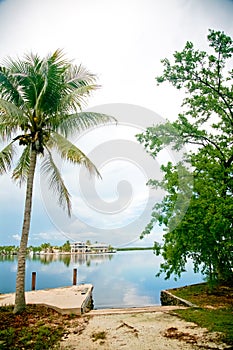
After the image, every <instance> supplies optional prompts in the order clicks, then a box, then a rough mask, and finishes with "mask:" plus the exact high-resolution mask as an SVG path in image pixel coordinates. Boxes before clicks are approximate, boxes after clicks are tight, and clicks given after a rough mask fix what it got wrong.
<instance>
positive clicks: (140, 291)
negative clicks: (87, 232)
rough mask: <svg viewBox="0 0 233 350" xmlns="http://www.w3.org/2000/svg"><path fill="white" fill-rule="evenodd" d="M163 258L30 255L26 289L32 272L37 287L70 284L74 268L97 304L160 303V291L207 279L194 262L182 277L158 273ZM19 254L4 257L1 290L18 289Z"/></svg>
mask: <svg viewBox="0 0 233 350" xmlns="http://www.w3.org/2000/svg"><path fill="white" fill-rule="evenodd" d="M160 261H161V260H160V258H159V257H156V256H155V255H154V254H153V251H151V250H146V251H142V250H141V251H124V252H117V253H114V254H102V255H74V256H70V255H63V256H61V255H57V256H56V255H46V256H42V257H39V256H37V257H33V258H28V259H27V265H26V290H30V289H31V274H32V272H33V271H35V272H36V273H37V278H36V289H45V288H55V287H63V286H70V285H72V282H73V269H74V268H77V270H78V278H77V283H78V284H79V283H91V284H92V285H93V286H94V290H93V299H94V308H97V309H98V308H109V307H114V308H115V307H139V306H149V305H158V304H160V291H161V290H163V289H168V288H174V287H178V286H183V285H187V284H192V283H199V282H202V281H203V276H202V275H201V274H194V272H193V271H192V266H191V263H190V264H189V265H188V268H187V272H186V273H184V274H183V276H182V278H181V279H179V280H178V281H174V279H170V280H164V276H160V277H155V275H156V273H157V272H158V269H159V264H160ZM16 270H17V258H16V257H11V258H3V257H0V293H10V292H14V291H15V280H16Z"/></svg>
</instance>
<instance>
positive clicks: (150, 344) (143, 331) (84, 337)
mask: <svg viewBox="0 0 233 350" xmlns="http://www.w3.org/2000/svg"><path fill="white" fill-rule="evenodd" d="M162 310H164V309H162ZM83 322H84V326H83V327H81V329H79V330H77V329H73V330H71V332H70V333H69V334H68V335H66V336H65V337H64V339H63V340H62V341H61V343H60V345H59V349H60V350H65V349H66V350H68V349H69V350H76V349H77V350H78V349H79V350H96V349H102V350H119V349H124V350H165V349H166V350H168V349H172V350H192V349H218V350H221V349H227V346H226V345H225V344H223V343H221V342H220V341H219V335H218V334H215V333H208V331H207V330H206V329H203V328H200V327H198V326H197V325H196V324H194V323H189V322H185V321H184V320H182V319H181V318H179V317H178V316H177V315H176V314H175V312H174V311H172V310H167V309H165V310H164V311H160V309H158V311H152V312H150V311H149V312H146V311H145V310H144V311H140V312H138V311H136V310H135V312H129V313H127V311H123V312H120V311H119V312H116V313H115V312H104V311H102V312H101V311H100V312H91V313H90V314H87V315H85V316H83Z"/></svg>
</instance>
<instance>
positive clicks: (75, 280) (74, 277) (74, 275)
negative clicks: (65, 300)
mask: <svg viewBox="0 0 233 350" xmlns="http://www.w3.org/2000/svg"><path fill="white" fill-rule="evenodd" d="M76 284H77V269H73V286H76Z"/></svg>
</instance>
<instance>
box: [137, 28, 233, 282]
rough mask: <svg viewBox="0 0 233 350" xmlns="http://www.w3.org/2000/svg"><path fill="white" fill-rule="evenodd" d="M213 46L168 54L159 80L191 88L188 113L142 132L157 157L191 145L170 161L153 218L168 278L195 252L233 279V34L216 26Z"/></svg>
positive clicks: (203, 263)
mask: <svg viewBox="0 0 233 350" xmlns="http://www.w3.org/2000/svg"><path fill="white" fill-rule="evenodd" d="M208 42H209V46H210V51H211V53H207V52H204V51H200V50H196V49H195V48H194V45H193V44H192V43H191V42H187V43H186V45H185V47H184V49H183V51H181V52H175V53H174V55H173V62H172V63H171V62H170V61H169V60H168V59H167V58H166V59H164V60H162V63H163V67H164V70H163V74H162V75H161V76H159V77H157V78H156V80H157V83H158V84H161V83H164V82H169V83H170V84H172V85H173V86H174V87H175V88H177V89H182V90H183V91H185V93H186V95H185V98H184V100H183V104H182V107H183V108H182V110H183V111H182V113H181V114H179V116H178V118H177V119H176V120H175V121H174V122H169V121H166V123H164V124H159V125H155V126H153V127H149V128H147V130H146V131H145V132H144V133H143V134H140V135H138V140H139V141H140V142H141V143H142V144H143V145H144V146H145V148H146V149H147V151H148V152H149V153H151V155H152V156H153V157H156V156H157V154H158V153H159V152H160V151H161V150H162V149H163V148H165V147H167V146H168V145H169V146H170V147H172V149H173V150H174V151H179V150H182V148H183V147H184V146H188V148H189V149H190V150H189V151H188V152H186V153H185V154H184V156H183V159H182V161H181V162H180V163H178V164H172V163H168V164H167V165H163V166H162V171H163V173H164V177H163V179H162V180H161V181H157V180H150V181H149V185H151V186H153V187H155V188H158V187H161V188H163V189H164V190H165V191H166V192H165V196H164V198H163V200H162V201H161V202H159V203H156V204H155V206H154V208H153V212H152V218H151V221H150V223H149V224H148V225H147V227H146V228H145V230H144V232H143V233H142V237H143V236H144V235H145V234H148V233H150V232H151V230H152V229H153V227H154V224H155V223H159V224H160V225H162V226H163V227H164V231H165V234H164V236H163V242H162V244H159V243H156V242H155V250H156V253H157V254H162V256H163V258H164V263H162V264H161V269H160V273H161V272H166V277H167V278H169V277H170V276H171V274H173V273H174V274H175V275H178V276H180V275H181V273H182V272H183V271H185V265H186V262H187V259H188V258H192V260H193V262H194V269H195V271H199V270H201V271H202V272H203V273H204V274H206V276H207V278H208V280H209V281H212V282H214V281H215V282H216V281H217V282H220V281H224V282H232V280H233V217H232V212H233V147H232V146H233V84H232V83H233V69H230V64H231V63H232V61H231V59H232V55H233V41H232V39H231V38H230V37H229V36H227V35H226V34H225V33H224V32H220V31H214V30H209V34H208Z"/></svg>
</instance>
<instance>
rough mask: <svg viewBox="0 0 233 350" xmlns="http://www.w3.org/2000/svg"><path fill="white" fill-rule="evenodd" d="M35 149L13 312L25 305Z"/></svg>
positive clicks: (27, 191)
mask: <svg viewBox="0 0 233 350" xmlns="http://www.w3.org/2000/svg"><path fill="white" fill-rule="evenodd" d="M36 156H37V153H36V150H32V151H31V159H30V167H29V172H28V177H27V189H26V198H25V206H24V220H23V228H22V236H21V241H20V247H19V252H18V269H17V279H16V294H15V307H14V313H20V312H21V311H23V310H24V309H25V307H26V301H25V268H26V252H27V244H28V235H29V230H30V223H31V210H32V192H33V181H34V174H35V169H36Z"/></svg>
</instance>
